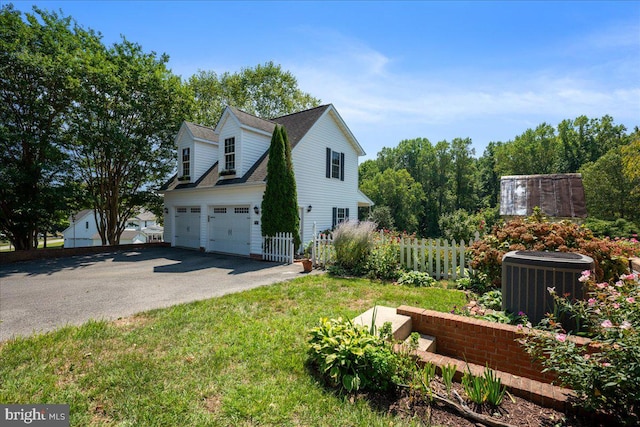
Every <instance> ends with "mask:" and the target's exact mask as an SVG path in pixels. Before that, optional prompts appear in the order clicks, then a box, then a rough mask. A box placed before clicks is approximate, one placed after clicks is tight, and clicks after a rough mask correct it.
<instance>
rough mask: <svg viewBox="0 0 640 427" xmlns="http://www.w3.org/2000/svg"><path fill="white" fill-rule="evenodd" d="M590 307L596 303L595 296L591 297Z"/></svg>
mask: <svg viewBox="0 0 640 427" xmlns="http://www.w3.org/2000/svg"><path fill="white" fill-rule="evenodd" d="M588 303H589V307H593V306H594V305H596V299H595V298H589V301H588Z"/></svg>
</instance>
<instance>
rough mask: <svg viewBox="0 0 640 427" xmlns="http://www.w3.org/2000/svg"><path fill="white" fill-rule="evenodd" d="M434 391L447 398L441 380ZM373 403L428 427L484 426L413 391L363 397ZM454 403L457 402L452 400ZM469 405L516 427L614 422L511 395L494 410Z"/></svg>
mask: <svg viewBox="0 0 640 427" xmlns="http://www.w3.org/2000/svg"><path fill="white" fill-rule="evenodd" d="M431 388H432V392H434V393H438V394H439V395H441V396H447V393H446V390H445V387H444V385H443V384H442V383H441V382H440V378H439V377H438V378H437V379H436V380H434V381H432V383H431ZM452 389H453V390H455V391H456V392H457V393H458V394H459V395H460V396H462V397H463V398H465V397H466V395H465V393H464V390H463V388H462V385H461V384H459V383H453V387H452ZM361 397H363V398H366V399H367V400H369V401H370V402H371V404H372V405H373V406H375V407H376V409H378V410H380V411H383V412H387V413H389V414H391V415H395V416H399V417H401V418H403V419H407V420H413V421H417V420H420V421H422V423H424V425H426V426H440V427H445V426H447V427H449V426H450V427H477V426H482V425H484V424H481V423H479V422H476V421H471V420H469V419H467V418H464V417H463V416H461V415H460V414H458V412H456V411H455V409H452V408H449V407H448V406H446V405H444V404H441V403H439V402H436V401H435V400H434V401H431V402H430V401H429V399H428V397H427V396H426V395H424V394H423V393H421V392H419V391H417V390H412V389H409V388H402V389H400V390H399V391H398V392H397V393H396V394H395V395H393V396H392V395H387V396H382V395H375V394H368V395H361ZM450 400H455V399H454V398H453V397H450ZM467 405H468V406H469V407H470V408H471V409H473V410H474V411H475V412H477V413H480V414H482V415H485V416H491V417H492V418H494V419H495V420H498V421H500V422H502V423H506V424H509V425H512V426H516V427H534V426H536V427H537V426H549V427H552V426H567V427H586V426H602V427H609V426H612V425H614V424H611V420H605V421H602V420H600V421H598V420H597V419H595V418H593V417H580V416H577V415H574V414H565V413H563V412H560V411H557V410H554V409H550V408H545V407H542V406H540V405H537V404H535V403H532V402H530V401H528V400H526V399H522V398H519V397H516V396H512V395H510V394H505V396H504V399H503V402H502V404H501V405H500V407H498V408H492V407H490V406H489V405H483V406H481V407H477V406H475V405H474V404H473V403H467Z"/></svg>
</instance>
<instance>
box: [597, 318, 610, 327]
mask: <svg viewBox="0 0 640 427" xmlns="http://www.w3.org/2000/svg"><path fill="white" fill-rule="evenodd" d="M600 326H602V327H603V328H611V327H613V323H611V320H609V319H606V320H605V321H603V322H602V323H600Z"/></svg>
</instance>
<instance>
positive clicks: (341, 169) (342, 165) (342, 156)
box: [340, 153, 344, 181]
mask: <svg viewBox="0 0 640 427" xmlns="http://www.w3.org/2000/svg"><path fill="white" fill-rule="evenodd" d="M340 181H344V153H340Z"/></svg>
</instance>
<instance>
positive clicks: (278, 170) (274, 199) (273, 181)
mask: <svg viewBox="0 0 640 427" xmlns="http://www.w3.org/2000/svg"><path fill="white" fill-rule="evenodd" d="M261 227H262V235H263V236H275V234H276V233H278V232H285V233H286V232H289V233H292V234H293V238H294V245H295V247H296V249H297V248H298V247H300V218H299V217H298V193H297V191H296V180H295V175H294V172H293V162H292V160H291V145H290V144H289V138H288V137H287V132H286V131H285V129H284V128H283V127H282V126H277V125H276V127H275V129H274V130H273V135H272V136H271V145H270V147H269V161H268V163H267V188H266V189H265V192H264V196H262V226H261Z"/></svg>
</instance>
